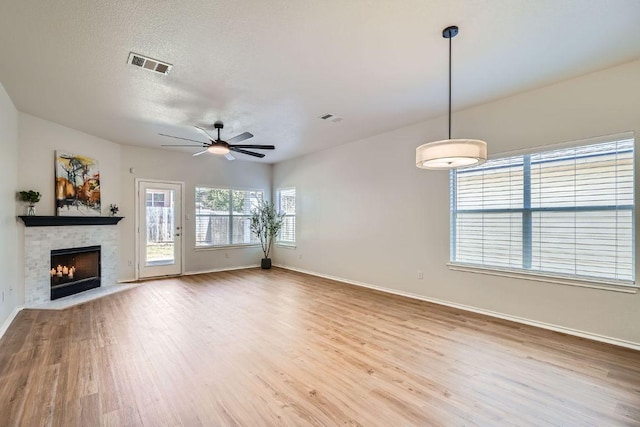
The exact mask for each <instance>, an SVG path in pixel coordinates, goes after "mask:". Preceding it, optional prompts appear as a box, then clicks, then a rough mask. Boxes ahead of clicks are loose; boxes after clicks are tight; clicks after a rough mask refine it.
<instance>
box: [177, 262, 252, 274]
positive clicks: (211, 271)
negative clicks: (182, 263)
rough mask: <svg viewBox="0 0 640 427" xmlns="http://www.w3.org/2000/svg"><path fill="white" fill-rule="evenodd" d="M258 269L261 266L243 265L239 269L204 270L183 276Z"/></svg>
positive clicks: (190, 272)
mask: <svg viewBox="0 0 640 427" xmlns="http://www.w3.org/2000/svg"><path fill="white" fill-rule="evenodd" d="M256 267H260V264H254V265H241V266H239V267H224V268H214V269H212V270H202V271H187V272H185V273H184V274H183V276H192V275H194V274H206V273H219V272H221V271H232V270H245V269H247V268H256Z"/></svg>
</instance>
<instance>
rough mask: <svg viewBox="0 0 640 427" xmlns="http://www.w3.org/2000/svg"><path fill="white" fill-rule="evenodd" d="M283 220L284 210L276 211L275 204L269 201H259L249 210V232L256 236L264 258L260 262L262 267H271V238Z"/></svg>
mask: <svg viewBox="0 0 640 427" xmlns="http://www.w3.org/2000/svg"><path fill="white" fill-rule="evenodd" d="M283 222H284V212H283V213H278V212H276V208H275V205H274V204H273V203H269V202H261V203H260V204H259V205H258V207H257V208H255V209H254V210H253V211H252V212H251V232H252V233H253V234H255V235H256V236H258V238H259V239H260V245H261V246H262V252H263V253H264V258H263V259H262V262H261V263H260V267H262V268H263V269H265V270H266V269H269V268H271V258H269V253H270V252H271V245H272V244H273V239H274V238H275V237H276V236H277V235H278V232H279V231H280V229H281V228H282V223H283Z"/></svg>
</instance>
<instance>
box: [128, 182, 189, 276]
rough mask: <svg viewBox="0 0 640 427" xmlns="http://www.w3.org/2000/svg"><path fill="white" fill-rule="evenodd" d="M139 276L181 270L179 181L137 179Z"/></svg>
mask: <svg viewBox="0 0 640 427" xmlns="http://www.w3.org/2000/svg"><path fill="white" fill-rule="evenodd" d="M137 204H138V251H137V252H138V260H137V262H138V277H139V278H146V277H157V276H171V275H178V274H181V273H182V184H181V183H172V182H162V181H142V180H140V181H138V203H137Z"/></svg>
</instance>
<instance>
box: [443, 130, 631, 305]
mask: <svg viewBox="0 0 640 427" xmlns="http://www.w3.org/2000/svg"><path fill="white" fill-rule="evenodd" d="M627 139H632V140H633V156H632V161H633V169H632V170H633V179H632V182H633V185H634V190H633V196H634V197H633V204H632V205H616V206H615V207H611V206H598V205H595V204H594V205H590V206H588V207H584V206H571V207H556V208H548V207H532V206H531V194H530V191H531V187H530V185H531V182H530V178H531V155H535V154H539V153H546V152H550V151H555V150H559V149H563V148H573V147H581V146H585V145H593V144H599V143H606V142H616V141H624V140H627ZM636 151H637V150H636V147H635V134H634V132H624V133H620V134H615V135H607V136H603V137H596V138H589V139H585V140H580V141H573V142H569V143H564V144H553V145H547V146H541V147H536V148H532V149H528V150H521V151H513V152H505V153H501V154H497V155H494V156H491V157H490V160H499V159H507V158H514V157H518V156H522V160H523V162H522V163H523V181H522V190H523V195H524V197H523V204H522V207H520V208H497V209H479V210H477V211H478V213H480V212H481V211H482V213H485V212H490V213H521V214H522V222H523V228H522V235H521V236H520V237H521V238H522V242H523V245H522V253H521V254H520V255H521V256H522V264H523V267H522V268H511V267H502V266H493V265H486V264H475V263H465V262H461V261H456V260H455V258H456V254H457V247H456V244H457V235H456V224H457V215H458V214H460V213H470V212H474V211H475V210H473V209H470V210H466V211H465V210H458V209H456V207H455V203H456V198H457V188H456V171H455V170H452V171H451V172H450V179H449V183H450V187H449V190H450V205H449V206H450V208H449V214H450V233H449V244H450V254H449V262H447V266H448V268H449V269H450V270H454V271H463V272H471V273H481V274H489V275H496V276H504V277H511V278H519V279H525V280H535V281H541V282H548V283H556V284H563V285H571V286H581V287H588V288H596V289H603V290H611V291H617V292H625V293H637V292H638V289H639V288H640V287H639V285H638V281H637V280H636V270H637V265H636V264H637V263H636V262H635V249H636V245H637V240H636V233H635V224H636V211H635V208H636V200H635V195H636V191H635V186H636V182H637V180H638V177H637V173H636V169H635V163H636V162H635V160H636V156H637V153H636ZM596 156H597V155H596ZM470 169H472V168H470ZM611 210H616V211H625V210H628V211H630V212H631V227H632V231H631V233H632V234H631V239H632V242H631V244H632V247H631V250H632V263H633V265H632V268H631V274H632V279H631V280H622V279H621V280H618V279H608V278H598V277H589V276H581V275H577V274H560V273H554V272H548V271H540V270H533V269H530V267H531V253H530V252H527V246H526V245H527V244H529V249H531V247H530V243H531V241H530V239H531V236H532V234H533V233H532V221H531V216H532V213H534V212H544V211H553V212H561V211H565V212H581V211H583V212H584V211H611ZM461 211H463V212H461Z"/></svg>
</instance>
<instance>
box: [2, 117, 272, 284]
mask: <svg viewBox="0 0 640 427" xmlns="http://www.w3.org/2000/svg"><path fill="white" fill-rule="evenodd" d="M14 111H15V109H14ZM18 141H19V149H18V156H17V157H18V159H17V161H18V164H19V165H20V168H19V170H18V171H17V176H18V187H19V188H20V189H32V190H37V191H40V192H41V193H42V195H43V196H42V200H41V201H40V202H39V203H38V204H37V205H36V209H37V214H38V215H55V200H54V191H53V190H54V176H55V171H54V156H55V154H54V152H55V151H56V150H64V151H68V152H71V153H75V154H82V155H86V156H90V157H93V158H95V159H97V160H98V162H99V167H100V190H101V197H102V207H103V209H102V211H103V215H107V214H108V207H109V204H111V203H115V204H117V205H118V206H119V207H120V215H121V216H124V217H125V218H124V219H123V220H122V221H121V222H120V223H119V224H118V230H119V241H118V248H119V265H118V271H119V275H118V278H119V280H131V279H134V278H135V270H134V267H133V260H134V259H135V257H134V255H135V254H134V252H135V236H136V234H135V218H134V215H135V179H136V178H142V179H157V180H169V181H182V182H184V183H185V190H186V191H185V206H184V210H183V214H187V215H189V218H190V219H189V220H186V221H185V230H184V236H185V239H184V242H185V271H186V272H200V271H210V270H216V269H224V268H233V267H240V266H246V265H257V264H258V263H259V260H260V258H261V256H260V254H261V252H260V249H259V248H255V247H254V248H238V249H226V250H199V251H196V250H195V231H194V222H193V215H194V213H195V201H194V198H195V194H194V187H195V186H196V185H210V186H220V187H232V188H259V189H264V190H265V191H266V197H270V187H271V169H272V167H271V166H270V165H265V164H258V163H254V162H243V161H239V160H236V161H233V162H230V161H228V160H226V159H224V158H218V157H213V156H206V155H204V156H199V157H192V156H191V155H190V154H188V153H184V152H178V151H168V150H159V149H145V148H140V147H131V146H127V145H120V144H117V143H114V142H112V141H107V140H105V139H101V138H98V137H95V136H92V135H88V134H86V133H83V132H80V131H77V130H75V129H71V128H68V127H65V126H62V125H58V124H56V123H53V122H50V121H48V120H44V119H40V118H37V117H34V116H32V115H29V114H25V113H18ZM15 163H16V161H15V159H14V160H13V161H12V162H9V164H10V165H11V167H13V168H14V169H13V171H14V172H13V174H14V176H15V175H16V170H15ZM131 168H134V169H135V173H130V169H131ZM14 179H15V178H14ZM14 187H15V185H14V186H13V187H12V189H11V192H12V196H11V197H12V203H11V205H10V206H11V219H12V221H13V223H14V224H15V217H14V215H15V214H16V212H14V206H15V202H14V200H13V197H14V192H15V188H14ZM17 213H18V214H19V215H22V214H23V212H22V207H19V210H18V211H17ZM19 227H20V229H19V232H18V239H19V241H18V245H17V246H18V247H19V248H23V247H24V242H23V237H24V236H23V235H24V233H23V229H22V226H21V225H20V226H19ZM12 247H15V245H12ZM129 261H132V262H131V264H132V265H129ZM12 265H16V264H12ZM17 265H20V266H22V265H23V254H21V255H20V256H19V260H18V263H17ZM22 282H24V280H20V283H22ZM20 295H24V291H22V292H21V293H20Z"/></svg>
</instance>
